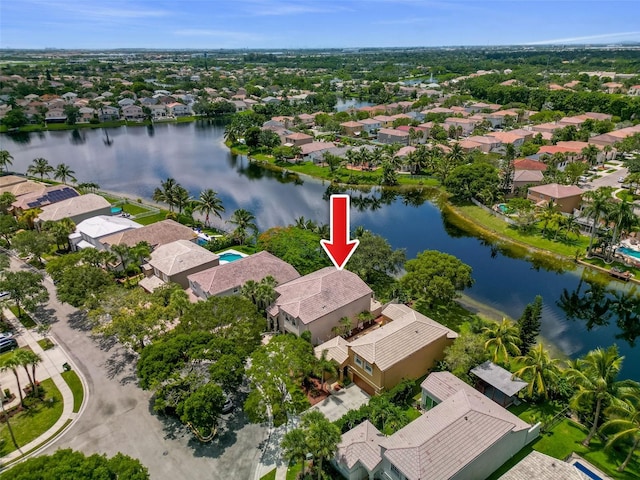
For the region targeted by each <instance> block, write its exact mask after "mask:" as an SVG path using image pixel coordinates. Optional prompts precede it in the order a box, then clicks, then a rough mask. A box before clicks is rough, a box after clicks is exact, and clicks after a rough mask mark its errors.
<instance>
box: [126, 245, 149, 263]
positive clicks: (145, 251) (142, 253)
mask: <svg viewBox="0 0 640 480" xmlns="http://www.w3.org/2000/svg"><path fill="white" fill-rule="evenodd" d="M151 251H152V248H151V245H149V242H146V241H144V240H143V241H141V242H138V243H136V244H135V245H134V246H133V247H131V249H130V250H129V253H130V255H131V257H133V258H134V259H136V261H137V262H138V264H139V265H142V263H143V262H144V261H145V259H147V258H149V257H150V256H151Z"/></svg>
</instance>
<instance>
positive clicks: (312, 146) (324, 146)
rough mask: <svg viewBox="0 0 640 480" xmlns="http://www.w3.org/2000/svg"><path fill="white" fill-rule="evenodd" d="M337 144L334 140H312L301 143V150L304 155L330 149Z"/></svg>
mask: <svg viewBox="0 0 640 480" xmlns="http://www.w3.org/2000/svg"><path fill="white" fill-rule="evenodd" d="M335 146H336V144H335V143H333V142H311V143H305V144H304V145H300V152H301V153H302V155H309V154H310V153H313V152H321V151H322V150H328V149H330V148H335Z"/></svg>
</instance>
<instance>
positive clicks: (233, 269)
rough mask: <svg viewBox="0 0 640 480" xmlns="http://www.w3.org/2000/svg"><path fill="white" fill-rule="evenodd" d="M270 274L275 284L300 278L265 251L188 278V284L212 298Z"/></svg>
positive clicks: (291, 269)
mask: <svg viewBox="0 0 640 480" xmlns="http://www.w3.org/2000/svg"><path fill="white" fill-rule="evenodd" d="M269 275H270V276H272V277H273V278H275V279H276V282H278V284H283V283H286V282H290V281H291V280H295V279H296V278H299V277H300V274H299V273H298V272H297V271H296V269H295V268H293V267H292V266H291V265H289V264H288V263H287V262H285V261H284V260H280V259H279V258H278V257H276V256H274V255H272V254H270V253H269V252H267V251H266V250H265V251H262V252H258V253H254V254H253V255H249V256H248V257H244V258H241V259H239V260H236V261H234V262H229V263H225V264H223V265H218V266H217V267H213V268H209V269H207V270H203V271H202V272H198V273H194V274H193V275H189V281H190V282H193V283H196V284H198V285H199V286H200V288H201V289H202V290H203V291H205V292H208V293H209V294H210V295H213V296H215V295H219V294H221V293H224V292H226V291H229V290H232V289H234V288H236V287H241V286H242V285H244V284H245V283H247V282H248V281H249V280H253V281H254V282H259V281H260V280H262V279H263V278H264V277H267V276H269Z"/></svg>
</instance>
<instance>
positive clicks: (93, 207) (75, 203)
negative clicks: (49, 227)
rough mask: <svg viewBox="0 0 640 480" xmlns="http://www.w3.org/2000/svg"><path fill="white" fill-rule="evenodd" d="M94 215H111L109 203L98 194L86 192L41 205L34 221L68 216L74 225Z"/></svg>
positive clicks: (53, 219)
mask: <svg viewBox="0 0 640 480" xmlns="http://www.w3.org/2000/svg"><path fill="white" fill-rule="evenodd" d="M96 215H111V204H110V203H109V202H108V201H107V200H106V199H105V198H104V197H101V196H100V195H96V194H95V193H87V194H86V195H80V196H78V197H73V198H70V199H68V200H63V201H61V202H57V203H54V204H51V205H45V206H44V207H42V212H40V214H39V215H38V218H37V219H36V223H42V222H46V221H47V220H51V221H54V222H55V221H58V220H62V219H63V218H69V219H70V220H71V221H72V222H73V223H75V224H76V225H77V224H78V223H80V222H81V221H83V220H86V219H87V218H91V217H95V216H96Z"/></svg>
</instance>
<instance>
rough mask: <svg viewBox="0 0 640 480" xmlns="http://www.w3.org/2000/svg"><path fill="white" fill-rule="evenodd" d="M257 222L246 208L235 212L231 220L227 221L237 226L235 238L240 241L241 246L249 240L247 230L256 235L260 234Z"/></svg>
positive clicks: (234, 233) (234, 232)
mask: <svg viewBox="0 0 640 480" xmlns="http://www.w3.org/2000/svg"><path fill="white" fill-rule="evenodd" d="M255 221H256V217H255V216H254V215H253V213H251V212H250V211H248V210H245V209H244V208H239V209H238V210H236V211H235V212H233V215H231V218H230V219H229V220H227V223H230V224H232V225H235V226H236V228H235V230H234V231H233V236H234V237H235V238H236V239H237V240H238V243H239V244H240V245H244V241H245V240H246V239H247V230H251V231H252V232H253V233H254V234H256V233H257V232H258V227H257V225H256V223H255Z"/></svg>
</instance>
